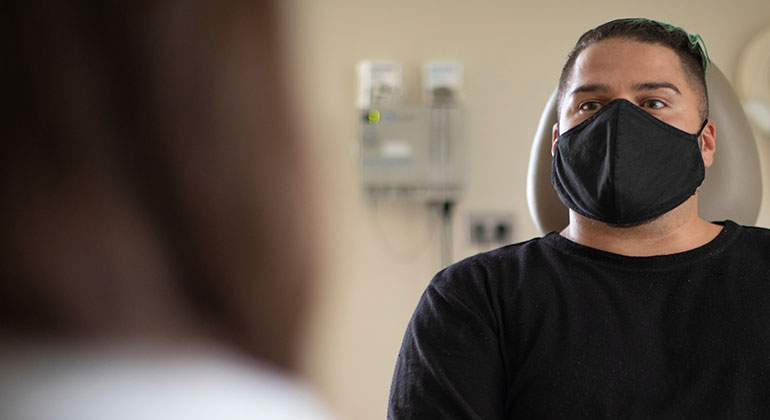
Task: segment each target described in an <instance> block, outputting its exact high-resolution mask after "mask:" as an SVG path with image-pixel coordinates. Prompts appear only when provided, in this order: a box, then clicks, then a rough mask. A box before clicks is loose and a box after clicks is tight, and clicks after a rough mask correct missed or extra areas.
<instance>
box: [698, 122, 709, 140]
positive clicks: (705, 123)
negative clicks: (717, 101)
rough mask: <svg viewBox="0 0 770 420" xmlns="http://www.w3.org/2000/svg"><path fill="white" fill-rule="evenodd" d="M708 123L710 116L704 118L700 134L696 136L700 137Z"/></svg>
mask: <svg viewBox="0 0 770 420" xmlns="http://www.w3.org/2000/svg"><path fill="white" fill-rule="evenodd" d="M708 123H709V120H708V118H706V119H705V120H703V124H701V126H700V130H698V134H696V135H695V137H700V135H701V134H703V129H704V128H706V125H708Z"/></svg>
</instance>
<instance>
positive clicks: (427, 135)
mask: <svg viewBox="0 0 770 420" xmlns="http://www.w3.org/2000/svg"><path fill="white" fill-rule="evenodd" d="M358 76H359V89H358V92H359V94H358V101H357V104H358V117H357V120H358V126H359V140H358V150H359V153H360V167H361V171H360V173H361V185H362V188H363V190H364V191H365V192H366V193H367V195H368V196H369V197H370V198H375V199H376V198H379V197H383V196H397V197H404V198H408V199H413V200H419V201H426V202H436V203H445V202H455V201H456V200H457V198H458V196H459V194H460V192H461V191H462V188H463V183H464V182H463V180H464V162H463V161H464V156H465V118H464V110H463V108H462V105H461V102H460V98H461V95H460V93H461V88H462V69H461V66H460V64H459V63H457V62H446V61H444V62H433V61H432V62H428V63H426V64H425V66H424V69H423V88H424V90H423V100H424V102H425V103H423V104H419V105H400V104H399V103H398V102H399V99H392V100H391V99H384V98H383V95H380V94H377V92H379V91H383V92H388V91H393V92H396V91H398V92H399V93H400V92H402V90H401V67H400V66H399V65H397V64H396V63H393V62H387V61H376V62H375V61H363V62H360V63H359V64H358ZM375 80H379V82H374V81H375ZM383 81H387V82H388V83H390V87H388V88H385V89H383V88H382V85H383V83H385V82H383Z"/></svg>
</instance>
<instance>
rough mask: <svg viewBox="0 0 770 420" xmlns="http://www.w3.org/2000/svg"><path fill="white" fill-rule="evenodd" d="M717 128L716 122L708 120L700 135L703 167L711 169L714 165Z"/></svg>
mask: <svg viewBox="0 0 770 420" xmlns="http://www.w3.org/2000/svg"><path fill="white" fill-rule="evenodd" d="M716 140H717V127H716V124H714V120H708V122H707V123H706V126H705V127H703V131H702V132H701V135H700V154H701V157H703V166H705V167H707V168H708V167H710V166H711V164H712V163H714V152H716V147H717V146H716Z"/></svg>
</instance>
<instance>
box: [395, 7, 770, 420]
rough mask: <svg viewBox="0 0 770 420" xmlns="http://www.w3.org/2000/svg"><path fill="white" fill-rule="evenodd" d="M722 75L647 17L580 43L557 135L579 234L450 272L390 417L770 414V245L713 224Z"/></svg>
mask: <svg viewBox="0 0 770 420" xmlns="http://www.w3.org/2000/svg"><path fill="white" fill-rule="evenodd" d="M708 65H709V61H708V56H707V54H706V52H705V46H703V42H702V40H701V39H700V37H699V36H696V35H690V34H688V33H687V32H685V31H684V30H683V29H681V28H678V27H675V26H673V25H670V24H665V23H661V22H656V21H650V20H648V19H619V20H615V21H611V22H607V23H605V24H603V25H600V26H598V27H596V28H594V29H592V30H589V31H588V32H586V33H585V34H583V35H582V36H581V37H580V39H579V40H578V42H577V44H576V45H575V47H574V48H573V50H572V51H571V52H570V53H569V55H568V58H567V62H566V64H565V65H564V68H563V70H562V75H561V78H560V82H559V87H558V93H557V97H558V103H559V106H558V111H559V112H558V123H557V124H556V126H555V127H554V130H553V148H552V152H553V176H552V181H553V184H554V187H555V188H556V191H557V193H558V195H559V197H560V199H561V200H562V202H564V204H565V205H566V206H567V207H568V208H569V215H570V216H569V225H568V226H567V227H566V228H565V229H564V230H563V231H561V232H551V233H549V234H548V235H546V236H545V237H542V238H536V239H532V240H529V241H526V242H522V243H519V244H514V245H510V246H506V247H503V248H500V249H498V250H494V251H491V252H488V253H483V254H480V255H477V256H474V257H471V258H469V259H466V260H465V261H462V262H460V263H457V264H455V265H452V266H450V267H449V268H447V269H445V270H443V271H442V272H440V273H439V274H437V275H436V277H435V278H434V279H433V280H432V281H431V283H430V285H429V286H428V288H427V290H426V291H425V293H424V295H423V297H422V299H421V301H420V303H419V305H418V308H417V310H416V311H415V313H414V316H413V318H412V320H411V321H410V323H409V326H408V327H407V331H406V335H405V337H404V342H403V345H402V348H401V353H400V355H399V358H398V362H397V366H396V370H395V375H394V378H393V385H392V388H391V396H390V405H389V410H388V417H389V418H391V419H428V418H430V419H433V418H441V419H486V420H492V419H522V420H524V419H690V418H691V419H739V418H740V419H759V418H770V363H769V362H768V360H769V359H768V355H770V305H768V302H770V261H769V260H768V256H770V231H768V230H767V229H762V228H756V227H747V226H740V225H738V224H736V223H734V222H732V221H730V220H727V221H718V222H709V221H706V220H704V219H702V218H700V217H699V216H698V192H697V191H698V187H699V186H700V184H701V182H702V181H703V179H704V173H705V168H707V167H709V166H710V165H711V164H712V162H713V161H714V159H715V156H714V152H715V148H716V133H717V129H716V127H715V123H714V121H713V120H711V119H709V117H708V95H707V90H706V88H707V86H706V81H705V71H706V68H707V66H708ZM725 140H726V144H728V146H727V147H729V140H730V139H725Z"/></svg>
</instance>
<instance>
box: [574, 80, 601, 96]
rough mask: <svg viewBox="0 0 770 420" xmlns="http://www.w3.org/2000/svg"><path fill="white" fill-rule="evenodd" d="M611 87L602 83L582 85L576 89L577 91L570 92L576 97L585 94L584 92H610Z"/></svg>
mask: <svg viewBox="0 0 770 420" xmlns="http://www.w3.org/2000/svg"><path fill="white" fill-rule="evenodd" d="M609 91H610V87H609V86H608V85H605V84H602V83H588V84H585V85H580V86H578V87H576V88H575V89H573V90H572V92H570V95H574V94H576V93H584V92H588V93H591V92H609Z"/></svg>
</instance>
